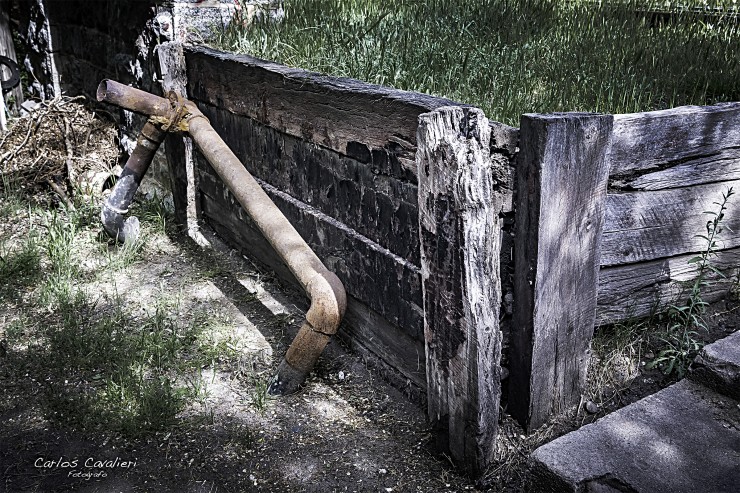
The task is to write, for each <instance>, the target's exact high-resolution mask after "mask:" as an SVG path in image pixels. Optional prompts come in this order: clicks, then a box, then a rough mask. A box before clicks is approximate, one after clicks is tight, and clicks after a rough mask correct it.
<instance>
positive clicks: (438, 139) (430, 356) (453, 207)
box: [417, 107, 504, 473]
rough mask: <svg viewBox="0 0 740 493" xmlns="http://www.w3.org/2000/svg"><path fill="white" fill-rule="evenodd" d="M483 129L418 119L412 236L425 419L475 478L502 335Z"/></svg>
mask: <svg viewBox="0 0 740 493" xmlns="http://www.w3.org/2000/svg"><path fill="white" fill-rule="evenodd" d="M490 138H491V136H490V127H489V125H488V121H487V119H486V118H485V116H484V115H483V113H482V112H481V111H480V110H477V109H464V108H460V107H447V108H441V109H438V110H436V111H434V112H432V113H427V114H423V115H421V116H420V117H419V130H418V133H417V142H418V153H417V165H418V177H419V229H420V241H421V265H422V286H423V288H422V289H423V294H424V338H425V343H426V362H427V403H428V414H429V418H430V420H431V422H432V424H433V425H434V426H435V427H436V429H437V431H438V437H439V442H438V446H439V447H440V448H442V449H448V450H449V451H450V453H451V455H452V457H453V458H454V459H455V460H456V461H457V462H459V463H460V464H461V465H462V466H463V467H465V468H466V469H469V470H471V471H472V472H473V473H480V472H481V471H482V470H483V468H484V467H485V466H487V465H488V464H489V462H490V460H491V457H492V453H493V446H494V440H495V437H496V432H497V427H498V413H499V401H500V395H501V385H500V366H499V363H500V357H501V333H500V330H499V312H500V303H501V282H500V279H499V248H500V234H501V224H500V219H499V212H501V210H502V207H503V203H504V193H503V191H501V190H499V189H498V188H497V184H498V182H497V181H496V180H494V176H495V175H500V174H501V173H503V171H502V170H498V172H496V171H494V169H493V167H494V166H499V165H500V164H497V163H496V161H493V160H491V156H490V148H489V144H490Z"/></svg>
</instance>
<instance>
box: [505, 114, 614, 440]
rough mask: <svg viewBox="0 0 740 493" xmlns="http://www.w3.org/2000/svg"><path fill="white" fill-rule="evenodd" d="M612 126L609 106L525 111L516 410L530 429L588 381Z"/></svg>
mask: <svg viewBox="0 0 740 493" xmlns="http://www.w3.org/2000/svg"><path fill="white" fill-rule="evenodd" d="M611 130H612V117H611V116H609V115H593V114H578V113H570V114H567V113H566V114H555V115H524V116H523V117H522V120H521V129H520V131H521V136H520V137H521V141H520V144H519V145H520V148H521V150H520V152H519V158H520V160H519V163H518V166H519V169H518V175H517V181H518V183H517V208H516V212H517V217H516V221H517V224H516V236H515V240H514V241H515V246H514V255H515V262H514V263H515V277H514V290H515V292H514V320H513V331H512V335H511V336H512V337H511V342H510V343H511V351H510V377H509V378H510V382H509V389H510V391H509V411H510V412H511V413H512V416H514V417H515V418H516V419H517V420H518V421H519V422H520V423H522V425H523V426H525V428H527V429H528V430H531V429H534V428H537V427H538V426H540V425H541V424H543V423H544V422H545V421H546V420H547V419H548V417H549V416H550V415H551V414H553V413H558V412H561V411H564V410H565V409H567V408H568V407H571V406H573V405H575V404H577V403H578V402H579V399H580V397H581V391H582V389H583V386H584V384H585V378H586V369H587V366H588V358H589V347H590V344H591V337H592V335H593V329H594V322H595V318H596V289H597V281H598V272H599V250H600V239H601V233H602V228H603V223H604V207H605V199H606V189H607V182H608V174H609V169H608V163H607V161H606V159H605V157H606V153H607V150H608V147H609V139H610V136H611Z"/></svg>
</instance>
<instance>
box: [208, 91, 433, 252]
mask: <svg viewBox="0 0 740 493" xmlns="http://www.w3.org/2000/svg"><path fill="white" fill-rule="evenodd" d="M200 108H201V110H202V111H203V113H204V114H205V115H206V116H207V117H208V118H209V120H210V121H211V124H212V125H213V128H214V129H216V131H217V132H218V133H219V135H220V136H221V138H222V139H223V140H224V142H226V144H227V145H228V146H229V148H231V149H232V150H233V151H234V153H235V154H236V155H237V157H238V158H239V159H240V160H241V161H242V163H244V165H245V166H246V168H247V169H248V170H249V172H250V173H252V175H253V176H255V177H258V178H260V179H262V180H264V181H266V182H268V183H269V184H271V185H272V186H274V187H275V188H277V189H279V190H281V191H283V192H285V193H287V194H289V195H291V196H292V197H295V198H296V199H298V200H300V201H301V202H303V203H305V204H310V205H311V206H312V207H314V208H316V209H318V210H320V211H321V212H322V213H324V214H326V215H328V216H330V217H332V218H334V219H336V220H337V221H340V222H342V223H344V224H346V225H347V226H348V227H349V228H351V229H353V230H355V231H357V232H358V233H360V234H361V235H363V236H365V237H367V238H370V239H371V240H372V241H374V242H376V243H378V244H380V245H381V246H383V247H384V248H387V249H388V250H390V251H392V252H393V253H394V254H396V255H398V256H400V257H403V258H404V259H407V260H408V261H409V262H412V263H413V264H415V265H418V264H419V233H418V219H417V215H418V212H417V208H418V199H417V196H416V185H414V184H412V183H409V182H408V181H406V180H402V179H399V178H397V177H396V176H398V175H397V172H398V170H399V168H400V165H399V164H398V161H397V160H396V159H395V158H394V157H393V156H392V155H389V154H388V153H387V152H386V151H384V150H382V149H380V150H376V151H374V152H373V153H372V155H371V156H370V157H369V159H368V160H367V162H360V161H358V160H356V159H353V158H351V157H348V156H345V155H342V154H339V153H337V152H336V151H332V150H330V149H326V148H324V147H321V146H317V145H315V144H312V143H310V142H306V141H304V140H302V139H300V138H298V137H293V136H290V135H286V134H284V133H283V132H280V131H278V130H276V129H274V128H271V127H268V126H265V125H263V124H261V123H259V122H257V121H255V120H252V119H251V118H247V117H244V116H239V115H235V114H233V113H231V112H229V111H226V110H224V109H220V108H215V107H213V106H210V105H207V104H203V103H201V104H200Z"/></svg>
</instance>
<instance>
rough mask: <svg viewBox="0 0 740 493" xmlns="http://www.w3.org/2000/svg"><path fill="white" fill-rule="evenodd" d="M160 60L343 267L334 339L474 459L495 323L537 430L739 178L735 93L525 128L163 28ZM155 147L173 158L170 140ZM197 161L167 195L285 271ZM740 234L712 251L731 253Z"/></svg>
mask: <svg viewBox="0 0 740 493" xmlns="http://www.w3.org/2000/svg"><path fill="white" fill-rule="evenodd" d="M173 49H174V50H175V51H174V52H173ZM175 52H176V53H175ZM168 53H169V55H168ZM173 53H175V54H173ZM160 57H161V58H162V60H163V61H164V66H165V68H164V70H163V74H164V78H165V82H167V81H168V80H169V79H172V78H173V77H174V76H173V75H172V74H175V73H177V72H178V70H179V71H180V72H182V75H183V81H182V82H181V84H180V86H179V87H180V90H182V91H185V92H187V96H188V97H189V98H191V99H193V100H195V101H196V102H198V104H199V105H200V107H201V109H202V111H203V112H204V114H206V115H207V116H208V117H209V118H210V120H211V122H212V124H213V126H214V128H216V129H217V130H218V131H219V133H220V134H221V135H222V136H223V138H224V140H225V141H226V142H227V143H228V144H229V145H230V146H231V147H232V149H233V150H234V151H235V152H236V154H237V155H238V156H239V157H240V158H241V159H242V161H243V162H244V163H246V166H247V167H248V168H249V169H250V171H251V172H252V173H253V174H254V175H255V176H256V177H257V178H259V179H260V180H262V184H263V186H264V187H265V189H266V190H267V192H268V193H269V194H270V196H271V197H272V198H273V200H274V201H275V202H276V203H277V204H278V206H279V207H280V208H281V209H282V210H283V212H284V213H285V214H286V216H287V217H288V218H289V219H291V220H292V222H293V223H294V224H295V225H296V227H297V229H298V230H299V232H301V234H302V235H303V236H304V237H305V238H306V240H307V241H308V242H309V244H310V245H311V246H312V247H313V248H314V249H315V251H316V252H317V253H318V254H319V256H320V257H321V258H322V260H323V261H324V262H325V263H326V264H327V266H328V267H329V268H330V269H332V270H334V271H335V272H336V273H337V275H339V277H340V278H341V279H342V281H343V282H344V284H345V286H346V287H347V291H348V293H349V295H350V302H349V309H348V313H347V317H346V323H345V324H344V325H343V327H342V329H341V334H342V335H343V337H344V338H345V339H346V340H347V341H349V342H350V343H351V344H352V346H353V347H354V348H355V349H357V350H358V351H360V352H361V353H363V354H365V355H366V356H367V357H368V358H370V360H371V361H372V362H374V364H376V365H377V366H379V367H380V368H381V369H385V370H384V373H385V374H386V375H387V376H388V377H389V378H390V379H391V380H393V381H395V382H396V384H397V385H399V386H400V387H402V388H405V389H407V390H408V391H409V394H411V395H417V396H418V395H425V396H426V401H427V406H428V413H429V418H430V421H431V422H432V424H433V425H434V426H435V429H436V430H437V431H438V437H439V444H440V447H441V448H444V449H447V450H449V451H450V453H451V455H452V457H453V458H455V459H456V460H457V461H459V462H460V463H461V464H464V465H465V466H466V467H467V468H469V469H470V470H471V471H473V472H479V471H481V470H482V469H483V468H484V467H485V466H486V465H487V464H488V463H489V461H490V459H491V454H492V451H493V446H494V440H495V436H496V432H497V423H498V415H499V405H500V402H501V374H502V371H501V368H500V363H501V358H502V348H505V347H506V344H503V343H502V332H503V333H504V334H505V335H506V336H507V337H506V338H505V339H504V342H508V350H507V351H503V356H504V357H505V358H508V363H507V365H508V370H509V375H510V377H509V378H510V380H509V382H508V389H509V392H508V396H505V401H507V402H508V407H507V410H508V412H510V413H511V414H512V415H513V416H515V417H516V418H517V419H518V420H519V421H520V422H521V423H522V424H523V425H524V426H525V427H526V428H527V429H533V428H536V427H537V426H539V425H541V424H542V423H544V422H545V421H546V420H547V419H548V418H549V417H550V416H552V415H553V414H555V413H558V412H560V411H562V410H565V409H567V408H569V407H571V406H573V405H576V404H578V402H579V401H580V398H581V395H582V391H583V387H584V383H585V377H586V370H587V366H588V361H589V354H590V343H591V337H592V335H593V331H594V327H595V326H597V325H599V324H605V323H610V322H615V321H619V320H623V319H625V318H627V317H631V316H641V315H645V314H647V313H648V312H649V311H650V310H652V309H654V308H655V307H656V306H658V305H660V304H663V305H665V304H667V303H670V302H671V301H673V299H674V298H675V297H676V296H677V295H678V294H679V293H680V292H681V290H682V288H683V281H685V280H687V279H691V278H692V276H693V275H694V272H693V269H694V267H692V265H691V264H689V263H688V259H689V258H690V257H691V256H692V255H693V254H695V253H696V252H698V251H700V250H701V249H702V247H703V244H702V241H701V240H700V239H697V238H696V237H695V235H696V234H699V233H702V232H703V231H704V228H705V224H706V219H707V218H706V217H705V215H703V211H705V210H707V209H711V208H712V202H713V201H716V200H718V199H719V198H720V197H721V192H722V191H724V190H725V189H726V188H727V187H728V186H732V185H733V184H735V180H740V178H739V177H738V176H737V174H738V172H740V150H739V149H740V125H738V115H740V105H736V104H731V105H720V106H714V107H706V108H678V109H675V110H668V111H661V112H651V113H642V114H636V115H616V116H612V115H596V114H582V113H564V114H554V115H524V116H523V117H522V121H521V129H519V130H517V129H512V128H510V127H506V126H505V125H501V124H497V123H494V122H489V121H488V120H487V119H486V118H485V116H484V115H483V114H482V112H480V110H477V109H475V108H469V107H465V106H463V105H459V104H456V103H453V102H451V101H447V100H443V99H439V98H433V97H429V96H425V95H421V94H414V93H408V92H403V91H395V90H391V89H388V88H383V87H378V86H372V85H369V84H364V83H360V82H358V81H354V80H349V79H341V78H333V77H325V76H321V75H318V74H312V73H309V72H306V71H303V70H297V69H291V68H287V67H284V66H281V65H278V64H274V63H270V62H265V61H262V60H258V59H255V58H252V57H248V56H235V55H230V54H225V53H220V52H216V51H214V50H210V49H207V48H193V47H185V48H184V49H182V48H181V47H180V46H179V45H176V44H173V45H164V46H162V47H160ZM168 60H169V61H168ZM183 65H184V67H186V70H184V71H183V68H182V67H183ZM175 78H176V77H175ZM185 81H186V82H185ZM171 85H172V84H171ZM175 86H176V85H174V86H173V87H175ZM517 146H518V147H517ZM168 152H169V153H170V159H171V161H173V164H174V163H177V162H179V161H181V157H180V156H181V155H182V145H181V144H180V143H177V142H175V143H173V144H172V145H170V149H169V151H168ZM178 160H179V161H178ZM193 163H194V164H193V165H192V170H191V171H190V175H188V174H187V173H184V172H183V171H182V169H183V168H178V165H175V166H173V173H174V176H175V178H176V179H175V186H174V187H173V188H174V193H175V203H176V205H177V207H178V209H181V210H184V209H186V208H188V207H189V208H190V209H191V214H192V213H193V212H192V209H195V214H196V215H197V216H198V217H197V218H196V219H198V220H201V221H203V222H205V223H206V224H208V225H210V226H211V227H212V228H213V229H215V231H216V232H217V233H218V234H220V235H221V236H222V237H223V238H225V239H226V240H227V241H229V242H231V243H232V244H234V245H236V246H238V247H240V248H241V249H242V250H243V251H245V252H248V253H249V254H250V255H251V256H252V257H254V258H257V259H258V260H260V261H262V262H263V263H264V264H266V265H268V266H270V267H271V268H273V269H274V270H275V271H276V272H278V273H279V274H280V275H281V276H283V277H284V278H286V279H288V280H290V276H289V274H288V273H287V271H286V270H285V268H284V267H283V266H282V265H281V264H280V263H279V261H277V259H276V257H275V256H274V255H273V253H272V251H271V249H270V248H269V246H267V244H266V243H265V240H264V239H263V238H262V237H261V236H260V234H259V233H258V232H257V231H256V229H255V228H254V227H252V225H251V224H250V221H249V219H248V218H247V217H246V215H245V214H244V213H242V212H241V210H240V208H239V207H238V205H237V204H236V203H235V201H234V199H233V197H231V196H230V194H229V192H228V191H227V190H226V188H225V187H224V186H223V185H222V184H221V183H220V181H219V180H218V179H217V177H216V176H215V174H214V173H213V171H212V170H211V169H210V166H208V164H207V163H206V162H205V160H203V159H201V158H199V157H198V155H197V152H196V153H195V157H194V160H193ZM178 169H179V171H175V170H178ZM514 185H515V186H514ZM513 189H515V190H513ZM514 204H515V207H514ZM512 210H515V215H514V222H515V236H514V238H513V243H512V241H511V236H510V235H511V231H510V228H507V227H505V224H504V223H505V221H504V218H505V217H508V216H507V215H509V214H510V213H511V211H512ZM731 212H732V211H730V213H729V214H728V216H727V217H728V225H729V226H730V227H731V228H732V230H733V231H740V228H736V227H734V226H737V223H738V222H740V217H738V216H737V215H733V214H732V213H731ZM727 231H728V232H729V229H728V230H727ZM738 234H740V233H734V232H733V233H728V234H727V235H725V236H724V237H723V238H722V241H723V243H722V244H721V249H722V251H721V252H720V253H719V256H718V257H717V259H716V261H715V265H718V266H720V267H730V266H734V265H735V261H736V257H737V254H738V251H740V250H738V249H737V248H736V247H738V246H739V245H737V242H738V241H740V238H738ZM512 251H513V276H512V279H508V277H509V272H510V271H511V269H512V255H511V252H512ZM512 284H513V295H514V303H513V304H514V309H513V312H514V313H513V320H511V321H510V323H509V324H508V326H507V322H508V320H507V318H506V313H507V310H506V305H507V303H505V301H510V300H507V299H506V296H502V288H503V290H504V292H505V293H504V294H507V293H508V296H509V297H510V296H511V285H512ZM711 289H712V290H711V291H709V292H707V293H705V297H706V298H707V299H712V298H716V297H717V296H719V295H721V292H722V289H723V288H722V286H721V285H720V284H717V285H714V286H712V288H711ZM502 301H504V303H502ZM502 329H503V330H502Z"/></svg>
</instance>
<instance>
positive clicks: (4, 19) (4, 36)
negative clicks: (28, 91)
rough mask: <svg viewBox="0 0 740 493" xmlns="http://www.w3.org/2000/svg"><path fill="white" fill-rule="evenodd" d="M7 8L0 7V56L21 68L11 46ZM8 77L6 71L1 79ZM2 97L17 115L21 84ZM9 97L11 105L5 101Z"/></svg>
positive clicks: (21, 95) (21, 64) (19, 104)
mask: <svg viewBox="0 0 740 493" xmlns="http://www.w3.org/2000/svg"><path fill="white" fill-rule="evenodd" d="M7 7H8V6H7V5H5V4H4V3H3V5H2V6H0V55H2V56H4V57H8V58H10V59H11V60H13V61H15V62H18V66H19V67H22V66H23V62H22V61H20V62H19V61H18V57H16V54H15V45H14V44H13V34H12V33H11V31H10V22H9V17H8V12H7V9H6V8H7ZM6 70H7V69H5V68H3V69H2V71H3V72H5V71H6ZM9 75H10V72H9V71H8V74H7V75H6V74H4V75H3V79H8V76H9ZM3 96H4V97H5V98H6V106H7V107H8V108H9V109H10V110H11V111H12V113H13V114H16V115H17V114H18V112H19V108H20V106H21V103H23V84H18V85H17V86H16V87H15V88H14V89H12V90H11V91H10V92H9V93H8V94H7V95H5V94H3ZM9 97H12V98H14V101H13V102H12V104H11V103H9V102H8V101H7V99H9Z"/></svg>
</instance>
